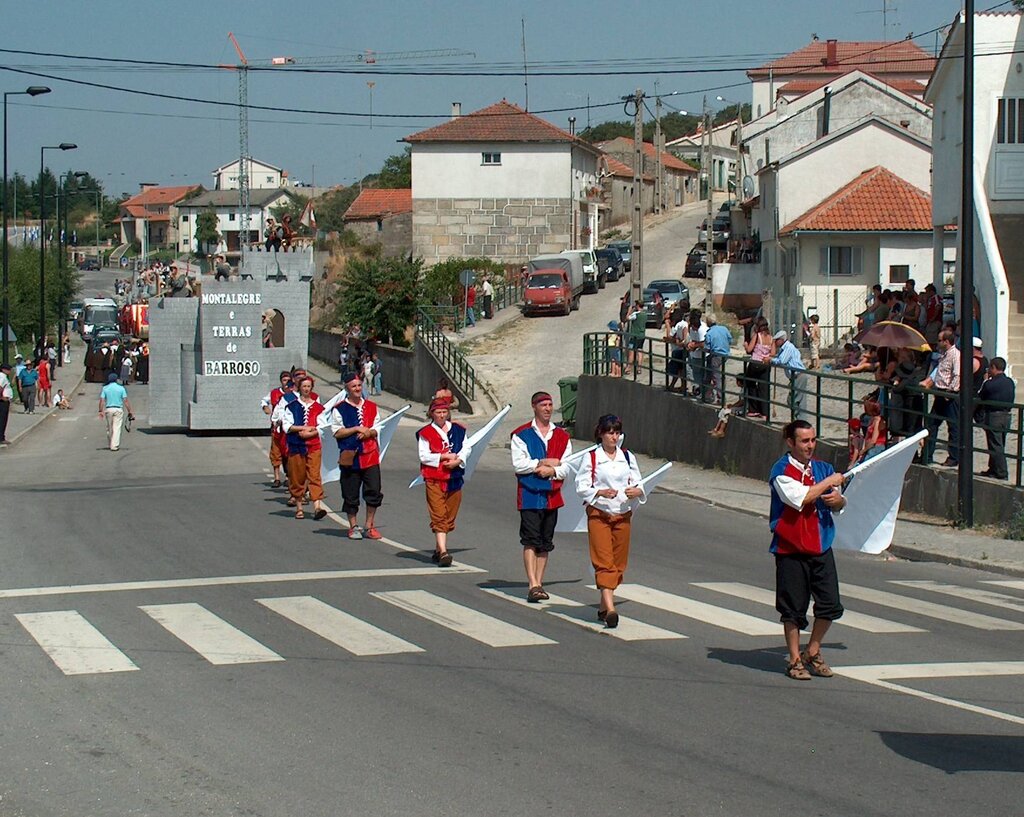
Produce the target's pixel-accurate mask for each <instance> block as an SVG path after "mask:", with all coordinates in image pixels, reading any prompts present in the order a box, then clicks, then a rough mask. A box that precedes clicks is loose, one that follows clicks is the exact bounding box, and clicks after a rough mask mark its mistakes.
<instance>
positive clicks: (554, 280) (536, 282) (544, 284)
mask: <svg viewBox="0 0 1024 817" xmlns="http://www.w3.org/2000/svg"><path fill="white" fill-rule="evenodd" d="M561 285H562V276H561V275H556V274H555V273H553V272H541V273H535V274H534V275H531V276H530V282H529V283H528V284H527V286H528V287H530V289H558V287H560V286H561Z"/></svg>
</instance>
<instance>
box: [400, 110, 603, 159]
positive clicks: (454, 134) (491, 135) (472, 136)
mask: <svg viewBox="0 0 1024 817" xmlns="http://www.w3.org/2000/svg"><path fill="white" fill-rule="evenodd" d="M405 141H406V142H413V143H416V142H572V143H574V144H577V145H581V146H585V147H587V148H589V149H590V150H594V147H593V146H592V145H590V144H589V143H588V142H584V141H583V140H582V139H580V138H579V137H577V136H573V135H572V134H570V133H569V132H568V131H564V130H562V129H561V128H559V127H556V126H554V125H552V124H551V123H550V122H546V121H545V120H543V119H541V118H540V117H539V116H534V115H533V114H532V113H527V112H526V111H524V110H523V109H522V108H520V107H518V106H516V105H513V104H512V103H511V102H508V101H507V100H504V99H503V100H501V102H496V103H495V104H493V105H491V106H490V107H487V108H482V109H481V110H479V111H473V113H468V114H465V115H463V116H459V117H458V118H456V119H452V120H451V121H449V122H444V123H442V124H440V125H435V126H434V127H432V128H427V129H426V130H423V131H420V132H419V133H414V134H412V135H411V136H406V137H405Z"/></svg>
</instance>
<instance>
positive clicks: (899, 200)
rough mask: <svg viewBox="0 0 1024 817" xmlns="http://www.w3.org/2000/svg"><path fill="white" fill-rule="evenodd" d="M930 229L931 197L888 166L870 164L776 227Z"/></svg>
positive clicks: (783, 232) (786, 231)
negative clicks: (869, 166)
mask: <svg viewBox="0 0 1024 817" xmlns="http://www.w3.org/2000/svg"><path fill="white" fill-rule="evenodd" d="M931 229H932V200H931V197H930V196H929V195H928V194H927V193H925V192H924V191H923V190H921V189H919V188H917V187H914V185H912V184H911V183H910V182H908V181H905V180H904V179H901V178H900V177H899V176H897V175H896V174H895V173H893V172H892V171H891V170H888V169H887V168H884V167H873V168H871V169H870V170H865V171H864V172H863V173H861V174H860V175H859V176H858V177H857V178H856V179H854V180H853V181H852V182H850V183H849V184H846V185H844V186H843V187H841V188H839V189H838V190H837V191H836V192H835V193H833V194H832V195H831V196H829V197H828V198H827V199H825V200H824V201H822V202H821V203H820V204H818V205H816V206H814V207H812V208H811V209H810V210H808V211H807V212H806V213H804V214H803V215H802V216H799V217H798V218H796V219H794V220H793V221H791V222H790V223H789V224H787V225H786V226H785V227H783V228H782V229H781V230H779V235H787V234H789V233H794V232H796V231H798V230H799V231H817V232H908V231H918V230H928V231H930V230H931Z"/></svg>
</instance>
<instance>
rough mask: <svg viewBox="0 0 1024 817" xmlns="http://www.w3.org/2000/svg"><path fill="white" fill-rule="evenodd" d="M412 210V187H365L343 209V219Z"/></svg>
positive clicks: (377, 216)
mask: <svg viewBox="0 0 1024 817" xmlns="http://www.w3.org/2000/svg"><path fill="white" fill-rule="evenodd" d="M411 212H412V188H410V187H403V188H398V189H392V190H379V189H371V188H367V189H365V190H363V192H361V193H360V194H359V195H358V196H356V200H355V201H353V202H352V204H350V205H349V208H348V210H346V211H345V220H346V221H349V220H351V219H356V218H380V217H381V216H393V215H397V214H398V213H411Z"/></svg>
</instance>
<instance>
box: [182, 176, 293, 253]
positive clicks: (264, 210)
mask: <svg viewBox="0 0 1024 817" xmlns="http://www.w3.org/2000/svg"><path fill="white" fill-rule="evenodd" d="M290 200H291V198H290V197H289V195H288V193H287V191H285V190H283V189H280V188H278V189H274V190H253V191H252V193H251V195H250V197H249V240H248V242H247V243H249V244H256V243H261V242H262V240H263V228H264V226H265V225H266V222H267V219H268V218H269V217H270V216H271V210H272V209H273V208H275V207H280V206H282V205H284V204H287V203H288V202H289V201H290ZM204 210H212V211H213V212H214V213H216V215H217V232H218V233H220V237H221V239H220V243H219V244H218V245H217V247H216V248H215V249H213V248H211V249H210V252H212V253H225V254H229V255H236V254H238V253H239V246H240V244H242V243H246V242H244V241H243V240H242V239H241V237H240V236H239V232H240V230H239V228H240V223H239V209H238V192H237V191H232V190H208V191H206V192H205V193H200V194H199V195H198V196H196V197H194V198H191V199H189V200H188V201H186V202H183V203H182V204H180V205H179V206H178V241H179V252H204V253H205V252H207V248H206V247H198V246H197V244H196V239H195V234H196V218H197V217H198V216H199V214H200V213H201V212H203V211H204ZM296 226H297V225H296Z"/></svg>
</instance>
